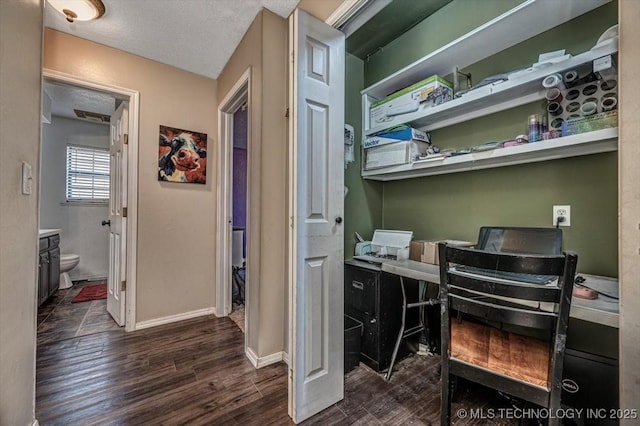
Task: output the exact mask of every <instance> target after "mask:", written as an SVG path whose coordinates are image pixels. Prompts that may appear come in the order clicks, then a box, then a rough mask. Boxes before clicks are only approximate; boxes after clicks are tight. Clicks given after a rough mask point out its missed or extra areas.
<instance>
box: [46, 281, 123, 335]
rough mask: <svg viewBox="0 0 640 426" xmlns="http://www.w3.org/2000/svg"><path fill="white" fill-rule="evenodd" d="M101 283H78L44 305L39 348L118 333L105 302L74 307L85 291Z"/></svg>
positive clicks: (93, 302) (59, 291)
mask: <svg viewBox="0 0 640 426" xmlns="http://www.w3.org/2000/svg"><path fill="white" fill-rule="evenodd" d="M101 282H104V280H101V281H78V282H76V283H75V284H74V285H73V287H71V288H69V289H66V290H58V291H56V292H55V294H54V295H53V296H51V298H49V300H47V301H46V302H44V303H43V304H42V305H41V306H40V307H39V308H38V344H41V343H50V342H57V341H59V340H65V339H69V338H72V337H78V336H86V335H89V334H94V333H100V332H102V331H109V330H117V329H119V328H120V327H119V326H118V325H117V324H116V323H115V322H114V321H113V319H112V318H111V316H110V315H109V313H108V312H107V300H106V299H103V300H92V301H89V302H81V303H71V300H73V298H74V297H75V296H76V295H77V294H78V293H79V292H80V290H81V289H82V287H84V286H87V285H94V284H100V283H101Z"/></svg>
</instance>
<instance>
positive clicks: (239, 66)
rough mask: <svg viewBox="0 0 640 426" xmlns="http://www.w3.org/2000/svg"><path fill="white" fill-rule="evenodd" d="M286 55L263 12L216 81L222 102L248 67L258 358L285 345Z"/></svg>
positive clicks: (280, 30)
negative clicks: (249, 72)
mask: <svg viewBox="0 0 640 426" xmlns="http://www.w3.org/2000/svg"><path fill="white" fill-rule="evenodd" d="M286 52H287V23H286V20H284V19H283V18H281V17H279V16H277V15H275V14H273V13H271V12H270V11H268V10H263V11H262V12H261V13H259V14H258V16H257V17H256V18H255V20H254V22H253V23H252V24H251V27H250V28H249V31H248V32H247V33H246V34H245V36H244V38H243V39H242V42H241V43H240V45H239V46H238V48H237V49H236V51H235V52H234V54H233V56H232V57H231V59H230V60H229V62H228V63H227V65H226V66H225V68H224V70H223V71H222V73H221V74H220V77H219V78H218V90H219V94H220V96H219V97H220V99H223V98H224V97H225V96H227V94H228V93H229V91H230V90H231V88H232V87H233V85H234V84H235V83H236V82H237V81H238V79H240V77H241V76H242V74H243V73H244V72H245V71H246V70H247V68H249V67H251V88H250V94H249V96H250V99H249V122H250V126H249V127H250V128H249V206H248V211H249V212H250V213H249V214H250V218H249V220H250V222H249V228H248V235H247V236H248V240H249V244H248V249H249V253H248V265H247V310H248V312H249V323H248V324H247V325H248V326H247V342H248V346H249V348H250V349H251V350H252V351H253V352H254V353H255V354H256V355H258V356H259V357H264V356H266V355H270V354H273V353H276V352H280V351H282V350H284V345H285V339H284V333H283V329H284V328H285V318H286V312H285V308H286V298H287V297H288V296H287V292H286V273H285V272H286V251H285V247H286V246H285V243H286V230H287V228H286V214H287V212H286V177H287V175H286V135H287V122H286V119H285V109H286V87H287V79H286V78H287V76H286V69H287V68H286Z"/></svg>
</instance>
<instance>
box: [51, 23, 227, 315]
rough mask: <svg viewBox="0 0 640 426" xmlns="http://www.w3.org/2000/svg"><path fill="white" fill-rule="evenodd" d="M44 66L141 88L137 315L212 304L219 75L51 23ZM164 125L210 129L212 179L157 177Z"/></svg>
mask: <svg viewBox="0 0 640 426" xmlns="http://www.w3.org/2000/svg"><path fill="white" fill-rule="evenodd" d="M44 66H45V67H46V68H48V69H52V70H56V71H61V72H64V73H68V74H73V75H76V76H78V77H81V78H84V79H88V80H92V81H96V82H100V83H106V84H110V85H115V86H119V87H124V88H127V89H132V90H137V91H139V92H140V121H139V149H138V156H139V162H138V176H137V178H138V252H137V255H138V261H137V268H138V269H137V288H136V291H137V297H136V299H137V300H136V323H140V322H141V321H149V320H154V319H158V318H163V317H167V316H172V315H177V314H182V313H186V312H191V311H195V310H200V309H206V308H212V307H213V306H214V305H215V278H214V277H215V262H214V259H215V240H216V227H215V188H216V184H215V176H216V170H215V165H216V161H215V158H216V154H217V149H216V142H217V115H216V114H217V110H216V108H217V105H218V98H217V91H216V88H217V82H216V80H212V79H210V78H206V77H202V76H198V75H196V74H192V73H189V72H186V71H182V70H179V69H177V68H174V67H171V66H168V65H163V64H160V63H158V62H155V61H151V60H148V59H144V58H142V57H139V56H135V55H132V54H128V53H125V52H123V51H120V50H116V49H112V48H109V47H106V46H103V45H100V44H96V43H92V42H89V41H86V40H83V39H80V38H77V37H73V36H70V35H68V34H65V33H61V32H57V31H54V30H50V29H46V30H45V54H44ZM160 125H167V126H172V127H178V128H182V129H186V130H194V131H198V132H203V133H207V134H208V135H209V140H208V146H207V183H206V185H198V184H180V183H170V182H158V180H157V173H158V131H159V130H158V128H159V126H160Z"/></svg>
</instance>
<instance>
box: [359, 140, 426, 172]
mask: <svg viewBox="0 0 640 426" xmlns="http://www.w3.org/2000/svg"><path fill="white" fill-rule="evenodd" d="M427 148H429V144H428V143H426V142H419V141H413V140H411V141H401V142H398V143H393V144H387V145H382V146H376V147H373V148H369V149H367V150H365V152H364V154H365V163H364V169H365V170H371V169H378V168H380V167H389V166H397V165H399V164H407V163H411V162H413V161H415V159H416V158H418V157H419V156H421V155H426V153H427Z"/></svg>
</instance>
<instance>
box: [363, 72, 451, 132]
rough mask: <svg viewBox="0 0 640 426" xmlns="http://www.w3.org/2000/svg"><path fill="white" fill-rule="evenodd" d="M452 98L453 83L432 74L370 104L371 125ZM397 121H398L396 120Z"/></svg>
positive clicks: (376, 124) (379, 123) (385, 121)
mask: <svg viewBox="0 0 640 426" xmlns="http://www.w3.org/2000/svg"><path fill="white" fill-rule="evenodd" d="M451 99H453V84H451V82H449V81H447V80H445V79H444V78H442V77H440V76H438V75H432V76H431V77H429V78H426V79H424V80H422V81H419V82H417V83H416V84H413V85H411V86H409V87H406V88H404V89H402V90H399V91H397V92H395V93H393V94H391V95H389V96H387V97H385V98H383V99H380V100H379V101H376V102H374V103H373V104H371V108H370V109H369V117H370V119H371V126H372V127H373V126H379V125H381V124H384V123H387V122H390V121H396V118H397V119H398V120H399V121H400V122H402V118H401V117H402V116H403V115H405V114H412V113H414V112H416V111H420V110H424V109H427V108H430V107H432V106H435V105H440V104H441V103H444V102H447V101H450V100H451ZM396 122H398V121H396Z"/></svg>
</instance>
